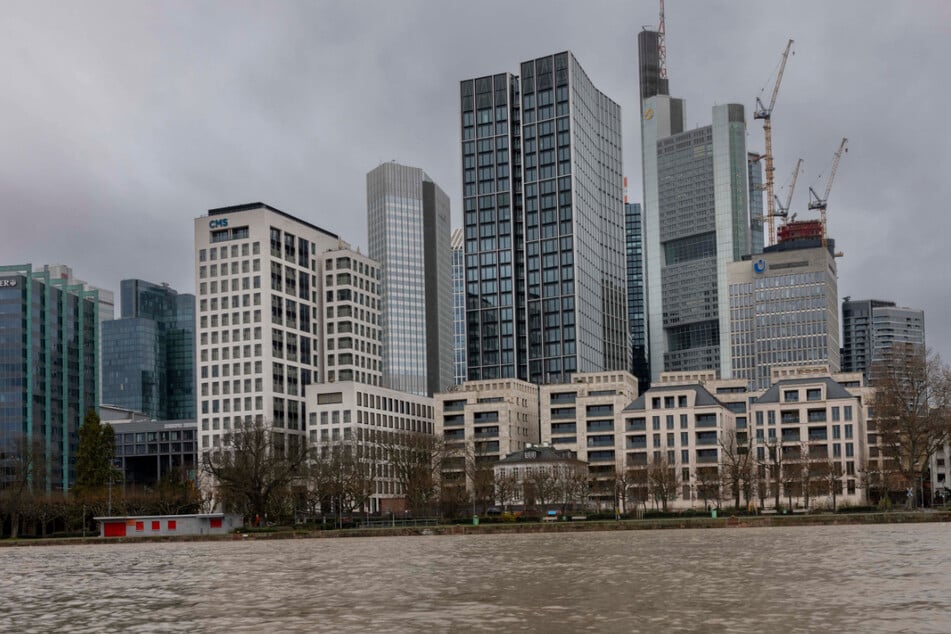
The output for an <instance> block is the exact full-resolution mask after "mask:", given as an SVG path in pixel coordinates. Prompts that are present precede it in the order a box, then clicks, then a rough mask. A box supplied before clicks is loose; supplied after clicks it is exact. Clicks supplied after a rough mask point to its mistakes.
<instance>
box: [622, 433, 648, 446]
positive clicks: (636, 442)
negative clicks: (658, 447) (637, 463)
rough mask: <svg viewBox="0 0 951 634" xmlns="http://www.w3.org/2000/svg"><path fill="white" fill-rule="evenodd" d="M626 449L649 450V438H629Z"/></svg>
mask: <svg viewBox="0 0 951 634" xmlns="http://www.w3.org/2000/svg"><path fill="white" fill-rule="evenodd" d="M626 447H627V448H628V449H647V436H628V437H627V444H626Z"/></svg>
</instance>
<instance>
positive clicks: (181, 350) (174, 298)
mask: <svg viewBox="0 0 951 634" xmlns="http://www.w3.org/2000/svg"><path fill="white" fill-rule="evenodd" d="M120 295H121V297H120V301H121V318H120V319H117V320H115V321H111V322H105V323H103V325H102V382H103V385H102V401H103V403H108V404H110V405H117V406H119V407H123V408H127V409H132V410H135V411H139V412H143V413H145V414H148V415H149V416H150V417H151V418H154V419H156V420H184V419H194V418H195V296H194V295H191V294H187V293H183V294H179V293H178V292H177V291H175V290H174V289H172V288H170V287H168V286H167V285H164V284H153V283H152V282H146V281H144V280H135V279H133V280H123V281H122V283H121V292H120Z"/></svg>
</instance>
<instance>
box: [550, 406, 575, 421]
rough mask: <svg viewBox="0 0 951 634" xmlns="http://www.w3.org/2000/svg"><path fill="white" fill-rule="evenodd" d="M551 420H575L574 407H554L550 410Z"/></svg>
mask: <svg viewBox="0 0 951 634" xmlns="http://www.w3.org/2000/svg"><path fill="white" fill-rule="evenodd" d="M551 417H552V419H553V420H564V419H566V418H575V408H574V407H555V408H552V410H551Z"/></svg>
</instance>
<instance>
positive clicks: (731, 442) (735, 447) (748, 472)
mask: <svg viewBox="0 0 951 634" xmlns="http://www.w3.org/2000/svg"><path fill="white" fill-rule="evenodd" d="M720 456H721V460H722V462H723V470H724V473H723V479H724V480H725V484H726V486H727V487H728V488H729V490H730V494H731V495H732V497H733V506H734V507H736V508H739V507H740V494H741V493H742V494H743V495H744V497H745V499H746V503H747V504H749V502H750V499H751V497H752V488H753V481H754V463H753V446H752V443H751V442H750V439H749V436H748V435H747V436H746V438H743V439H741V438H740V436H739V435H738V434H737V431H736V430H735V429H730V430H728V431H727V432H725V433H724V434H723V435H722V436H721V437H720Z"/></svg>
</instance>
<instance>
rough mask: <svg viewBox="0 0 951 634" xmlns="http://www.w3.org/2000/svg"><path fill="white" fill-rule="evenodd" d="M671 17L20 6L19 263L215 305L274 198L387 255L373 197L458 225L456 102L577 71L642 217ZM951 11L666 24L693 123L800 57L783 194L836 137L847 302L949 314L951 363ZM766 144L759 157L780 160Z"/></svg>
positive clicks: (737, 6) (7, 200)
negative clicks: (369, 199) (558, 57)
mask: <svg viewBox="0 0 951 634" xmlns="http://www.w3.org/2000/svg"><path fill="white" fill-rule="evenodd" d="M656 19H657V16H656V4H655V3H654V2H643V3H638V4H635V3H631V2H627V1H620V0H618V1H611V2H608V1H604V2H591V3H587V2H586V3H578V2H565V1H551V0H545V1H540V0H539V1H530V2H529V1H526V2H519V3H511V2H501V1H489V2H478V3H462V2H456V1H452V2H445V1H440V0H431V1H428V2H427V1H415V2H348V3H342V2H281V3H253V2H245V3H235V2H161V3H129V2H85V3H81V4H80V3H72V4H64V3H53V2H7V3H5V4H4V11H3V12H2V15H0V76H2V77H4V79H5V86H4V90H3V91H0V139H2V141H0V191H2V192H3V195H4V201H3V208H4V211H3V228H2V229H0V253H2V254H3V255H2V257H0V260H2V261H3V262H4V263H14V262H17V263H19V262H32V263H34V264H41V263H44V262H63V263H67V264H70V265H72V266H73V267H74V269H75V270H76V272H77V274H78V275H79V276H81V277H84V278H85V279H87V280H89V281H90V282H92V283H94V284H97V285H101V286H105V287H108V288H113V289H116V290H118V281H119V280H120V279H122V278H126V277H142V278H146V279H149V280H153V281H167V282H169V283H171V284H172V285H173V286H175V287H177V288H179V289H181V290H191V289H192V288H193V285H194V282H193V271H192V268H193V266H192V241H193V236H192V224H191V219H192V218H194V217H195V216H197V215H201V214H203V213H204V212H205V210H207V209H208V208H211V207H218V206H223V205H229V204H237V203H242V202H250V201H256V200H262V201H265V202H268V203H270V204H272V205H275V206H277V207H279V208H282V209H285V210H286V211H288V212H291V213H294V214H297V215H300V216H302V217H304V218H306V219H308V220H310V221H312V222H315V223H317V224H319V225H321V226H324V227H326V228H327V229H330V230H332V231H335V232H337V233H340V234H341V235H342V236H343V237H345V238H346V239H347V240H349V241H350V242H352V243H355V244H358V245H365V243H366V237H365V234H366V219H365V180H364V179H365V174H366V172H367V171H369V170H370V169H372V168H373V167H375V166H376V165H377V164H378V163H379V162H381V161H387V160H391V159H398V160H400V161H402V162H405V163H409V164H413V165H418V166H420V167H423V168H424V169H426V170H427V171H428V172H429V173H430V175H431V176H433V178H434V179H435V180H436V181H437V182H439V183H440V184H441V185H442V187H443V188H444V189H446V191H447V192H448V193H449V194H450V196H451V197H452V201H453V205H454V214H455V217H456V218H457V219H458V218H459V217H460V214H459V210H458V206H459V200H460V182H459V181H460V176H459V158H458V155H459V148H458V143H459V141H458V127H457V120H458V114H457V110H458V96H457V90H458V81H459V80H460V79H462V78H466V77H474V76H479V75H484V74H489V73H494V72H500V71H505V70H508V71H512V72H517V70H518V66H517V65H518V63H519V62H520V61H522V60H524V59H528V58H531V57H534V56H536V55H541V54H546V53H551V52H555V51H560V50H564V49H571V50H572V51H574V53H575V54H576V55H577V57H578V59H579V60H580V61H581V64H582V65H583V66H584V67H585V69H586V71H587V72H588V74H589V76H590V77H591V78H592V80H593V81H594V82H595V83H596V84H597V85H598V86H599V87H600V88H601V89H602V90H603V91H604V92H606V93H607V94H609V95H610V96H612V97H613V98H614V99H615V100H616V101H618V102H620V103H621V105H622V108H623V109H624V112H625V117H626V127H625V134H624V142H625V171H626V173H627V174H628V175H629V177H630V195H631V199H632V200H637V199H639V197H640V190H641V186H640V157H639V134H638V122H637V110H638V109H637V103H636V99H635V87H636V59H635V55H636V47H635V37H636V33H637V31H638V30H640V28H641V26H642V25H648V24H649V25H654V24H656ZM949 25H951V10H949V8H948V5H947V4H946V3H943V2H940V1H939V0H932V1H930V2H916V3H895V2H886V1H880V0H874V1H859V0H850V1H845V2H835V3H830V2H822V1H820V0H808V1H801V2H795V3H772V2H767V3H764V2H752V1H745V0H744V1H736V2H734V1H731V2H726V1H723V0H721V1H710V2H668V7H667V29H668V66H669V71H670V80H671V92H672V93H673V94H675V95H677V96H681V97H684V98H686V99H687V101H688V109H687V111H688V121H689V123H690V124H691V125H693V124H697V125H705V124H707V123H708V122H709V120H710V108H711V107H712V105H713V104H714V103H725V102H740V103H743V104H745V105H746V106H747V115H748V117H751V114H752V106H753V102H754V99H755V97H756V96H757V95H758V94H760V90H761V89H764V88H765V90H766V93H767V95H768V92H769V90H770V87H771V77H770V75H771V73H773V72H774V70H775V68H776V65H777V63H778V61H779V55H780V53H781V51H782V48H783V46H784V44H785V41H786V39H787V38H789V37H792V38H794V39H795V40H796V45H795V47H794V50H795V56H794V57H793V58H792V59H791V60H790V61H789V64H788V67H787V71H786V77H785V78H784V81H783V86H782V91H781V94H780V96H779V100H778V102H777V106H776V109H775V111H774V116H773V121H774V142H775V150H776V166H777V182H778V184H780V185H781V184H783V183H784V182H786V181H787V180H788V174H789V173H790V172H791V170H792V167H793V165H794V163H795V160H796V158H797V157H800V156H801V157H803V158H804V159H805V173H804V174H803V176H802V177H801V178H800V185H799V188H798V192H797V195H796V198H795V200H794V203H793V208H794V210H798V211H799V212H800V218H803V217H807V214H808V212H807V211H806V209H805V207H806V192H807V188H808V186H810V185H813V186H815V187H816V188H817V189H818V190H819V191H822V189H824V186H825V181H824V180H822V179H821V178H820V176H824V175H827V173H828V169H829V166H830V164H831V161H832V154H833V152H834V151H835V149H836V147H837V145H838V142H839V139H840V138H841V137H843V136H847V137H849V140H850V149H849V153H848V155H847V156H846V157H845V158H844V159H843V161H842V165H841V167H840V171H839V174H838V176H837V179H836V183H835V186H834V189H833V192H832V195H831V197H830V201H829V226H830V234H831V235H832V236H833V237H834V238H835V239H836V240H837V243H838V246H839V247H840V248H841V249H842V250H843V251H844V252H845V253H846V256H845V257H844V258H842V259H840V260H839V271H840V280H839V291H840V295H841V296H844V295H851V296H853V297H855V298H861V297H873V296H874V297H879V298H884V299H893V300H895V301H897V302H899V303H900V304H905V305H911V306H916V307H922V308H924V309H925V310H926V313H927V314H926V319H927V321H928V338H929V342H930V344H931V345H932V346H933V347H935V348H936V349H937V350H938V351H940V352H944V353H945V354H946V356H947V355H949V354H951V331H949V329H948V328H947V327H946V326H945V325H944V323H943V322H944V316H945V315H946V314H948V313H949V311H951V297H949V294H948V292H947V291H946V288H947V284H946V282H945V277H944V275H945V271H946V270H947V269H949V268H951V266H949V264H951V256H949V255H948V253H947V251H946V249H945V248H944V244H943V242H944V241H943V239H942V238H941V237H940V236H942V235H947V234H948V233H949V230H951V215H949V214H947V213H946V211H945V201H947V200H949V199H951V191H949V190H951V185H949V184H948V179H947V176H946V175H947V174H948V173H949V171H951V165H949V162H951V161H949V157H948V149H947V147H946V144H944V143H942V141H943V140H944V139H945V138H946V137H947V131H946V129H945V125H944V122H943V118H942V117H941V115H942V114H943V110H944V109H945V108H946V104H947V103H948V97H949V88H948V86H947V85H946V82H945V81H944V79H945V77H946V76H947V70H946V68H945V63H946V60H948V59H951V27H949ZM758 123H759V122H753V121H750V126H749V145H750V148H751V149H753V150H757V149H761V148H762V131H761V128H760V126H759V125H758Z"/></svg>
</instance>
